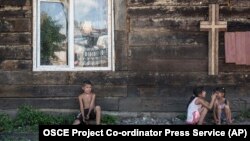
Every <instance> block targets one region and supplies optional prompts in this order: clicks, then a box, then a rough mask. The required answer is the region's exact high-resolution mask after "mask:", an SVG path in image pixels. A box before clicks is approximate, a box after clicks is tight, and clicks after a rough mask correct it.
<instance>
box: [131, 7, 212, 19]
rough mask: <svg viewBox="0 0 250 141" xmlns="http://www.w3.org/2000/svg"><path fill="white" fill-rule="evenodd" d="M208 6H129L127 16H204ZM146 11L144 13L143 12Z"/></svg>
mask: <svg viewBox="0 0 250 141" xmlns="http://www.w3.org/2000/svg"><path fill="white" fill-rule="evenodd" d="M207 11H208V7H195V6H176V7H174V6H140V7H129V8H128V16H129V17H151V16H153V17H162V16H164V17H172V18H174V17H183V16H184V17H186V18H187V17H189V18H190V17H196V18H198V17H199V18H202V17H203V18H205V16H206V14H207ZM145 13H146V14H145Z"/></svg>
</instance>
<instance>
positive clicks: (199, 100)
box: [186, 87, 216, 125]
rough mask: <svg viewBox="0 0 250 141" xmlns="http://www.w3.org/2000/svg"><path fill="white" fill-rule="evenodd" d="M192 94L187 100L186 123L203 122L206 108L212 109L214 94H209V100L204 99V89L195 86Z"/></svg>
mask: <svg viewBox="0 0 250 141" xmlns="http://www.w3.org/2000/svg"><path fill="white" fill-rule="evenodd" d="M193 94H194V95H193V96H192V97H191V98H190V100H189V102H188V108H187V119H186V123H187V124H199V125H201V124H203V121H204V119H205V116H206V114H207V112H208V110H210V109H212V107H213V104H214V101H215V98H216V95H215V94H213V95H212V96H211V98H212V99H211V102H210V103H208V102H207V101H206V100H205V97H206V91H205V89H204V88H203V87H197V88H195V89H194V90H193Z"/></svg>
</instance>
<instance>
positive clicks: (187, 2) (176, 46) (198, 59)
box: [0, 0, 250, 112]
mask: <svg viewBox="0 0 250 141" xmlns="http://www.w3.org/2000/svg"><path fill="white" fill-rule="evenodd" d="M114 1H115V51H116V58H115V59H116V60H115V61H116V71H115V72H33V71H32V48H33V46H32V0H0V109H1V110H10V109H16V108H17V107H18V106H20V105H22V104H31V105H33V106H35V107H37V108H41V109H55V110H60V109H68V110H77V109H78V101H77V99H76V97H77V96H78V94H79V93H81V83H82V81H83V80H84V79H90V80H91V81H93V83H94V84H95V86H94V87H95V92H96V94H97V96H98V100H97V103H99V104H100V105H101V106H102V108H103V110H105V111H136V112H140V111H144V112H183V111H185V108H186V103H187V101H188V98H189V97H190V96H191V95H192V89H193V87H194V86H196V85H204V86H205V87H206V88H207V90H208V93H209V94H208V96H207V97H208V99H209V97H210V93H211V90H212V89H213V88H214V87H216V86H224V87H225V88H226V90H227V96H228V97H229V99H230V101H231V102H232V107H233V110H234V111H239V110H244V109H247V108H250V66H237V65H234V64H225V54H224V34H223V33H221V34H220V49H219V50H220V52H219V58H220V63H219V75H218V76H208V75H207V71H208V69H207V66H208V65H207V63H208V55H207V54H208V49H207V46H208V33H207V32H201V31H199V23H200V21H201V20H206V19H207V17H208V4H209V3H219V4H220V20H226V21H228V31H250V1H249V0H231V3H228V1H227V0H114Z"/></svg>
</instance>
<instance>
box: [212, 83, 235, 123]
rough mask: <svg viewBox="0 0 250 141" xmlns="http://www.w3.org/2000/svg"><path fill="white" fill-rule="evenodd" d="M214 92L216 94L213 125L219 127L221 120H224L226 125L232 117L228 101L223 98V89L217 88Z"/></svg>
mask: <svg viewBox="0 0 250 141" xmlns="http://www.w3.org/2000/svg"><path fill="white" fill-rule="evenodd" d="M214 92H215V93H217V96H216V100H215V102H214V111H213V113H214V114H213V115H214V121H215V124H218V125H220V124H221V123H222V121H223V120H226V121H227V123H228V124H231V123H232V115H231V110H230V107H229V101H228V100H227V99H226V98H225V93H226V90H225V88H223V87H222V88H220V87H218V88H216V89H215V90H214Z"/></svg>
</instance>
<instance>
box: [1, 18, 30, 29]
mask: <svg viewBox="0 0 250 141" xmlns="http://www.w3.org/2000/svg"><path fill="white" fill-rule="evenodd" d="M27 31H31V20H30V19H27V18H26V19H25V18H20V19H0V32H2V33H3V32H27Z"/></svg>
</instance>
